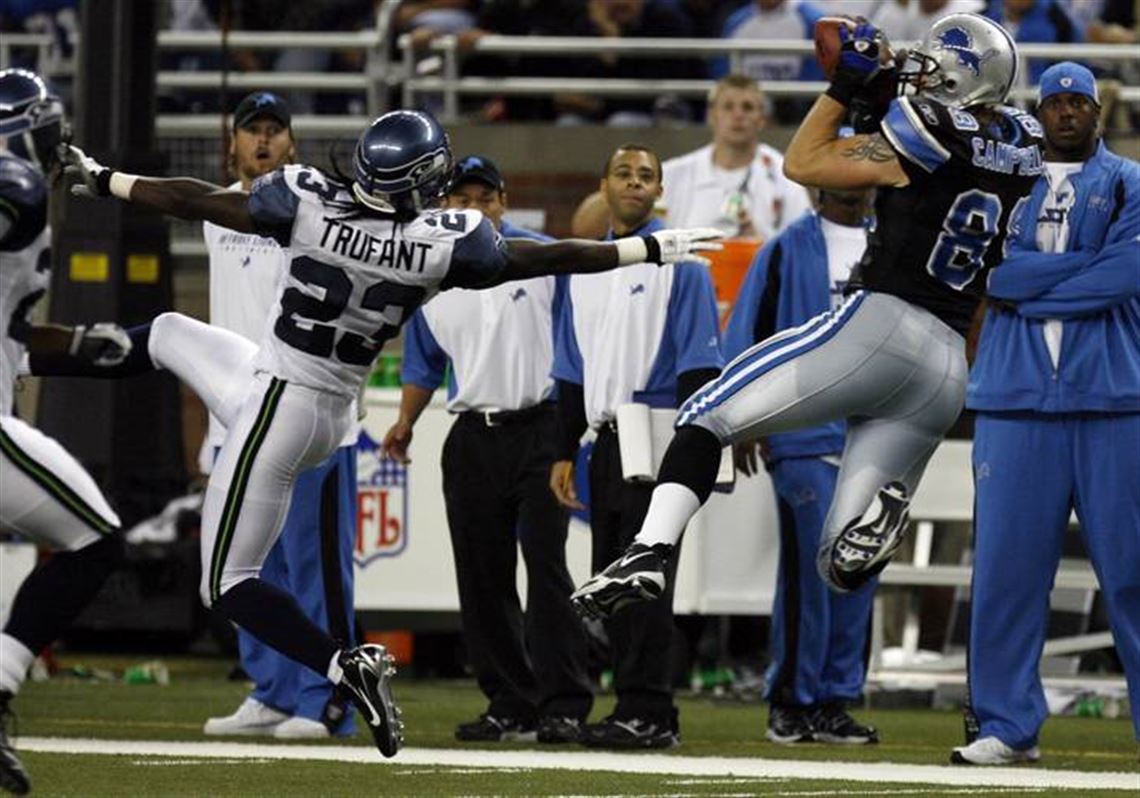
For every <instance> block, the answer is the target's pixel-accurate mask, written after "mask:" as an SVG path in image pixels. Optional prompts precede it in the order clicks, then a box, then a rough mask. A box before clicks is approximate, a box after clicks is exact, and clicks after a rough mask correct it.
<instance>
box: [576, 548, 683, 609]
mask: <svg viewBox="0 0 1140 798" xmlns="http://www.w3.org/2000/svg"><path fill="white" fill-rule="evenodd" d="M672 553H673V547H672V546H669V545H667V544H665V543H656V544H654V545H652V546H646V545H644V544H642V543H633V544H631V545H630V547H629V548H628V549H626V550H625V554H623V555H622V556H621V557H620V558H619V559H617V560H614V561H613V562H612V563H610V564H609V565H607V566H606V568H605V570H604V571H602V572H601V573H599V574H594V575H593V576H592V577H590V578H589V579H587V580H586V582H585V583H584V584H583V585H582V586H581V587H580V588H578V589H577V590H575V591H574V593H573V594H571V596H570V603H571V604H572V605H574V609H576V610H577V611H578V613H579V614H580V615H583V616H585V617H587V618H608V617H609V616H611V615H613V614H614V613H615V612H617V611H618V610H620V609H621V608H622V607H625V606H627V605H629V604H636V603H637V602H641V601H653V600H654V599H657V598H660V597H661V594H662V593H664V592H665V561H666V560H667V559H668V558H669V556H670V555H671V554H672Z"/></svg>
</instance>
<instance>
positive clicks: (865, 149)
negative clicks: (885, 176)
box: [843, 133, 896, 163]
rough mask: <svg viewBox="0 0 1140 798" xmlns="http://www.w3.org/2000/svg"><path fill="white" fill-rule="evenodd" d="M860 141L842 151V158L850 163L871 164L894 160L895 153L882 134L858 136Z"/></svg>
mask: <svg viewBox="0 0 1140 798" xmlns="http://www.w3.org/2000/svg"><path fill="white" fill-rule="evenodd" d="M859 138H860V139H862V141H859V142H858V143H856V144H854V146H852V147H849V148H848V149H845V150H844V151H843V157H844V158H849V159H850V160H852V161H870V162H872V163H887V162H888V161H893V160H895V157H896V156H895V151H894V150H893V149H892V148H891V145H890V144H888V143H887V140H886V139H885V138H883V134H882V133H875V134H873V135H870V136H860V137H859Z"/></svg>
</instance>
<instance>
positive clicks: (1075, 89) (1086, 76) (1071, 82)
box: [1037, 61, 1100, 105]
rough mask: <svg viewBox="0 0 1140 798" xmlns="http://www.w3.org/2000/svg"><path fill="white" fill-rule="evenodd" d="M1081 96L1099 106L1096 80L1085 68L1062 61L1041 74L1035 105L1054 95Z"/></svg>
mask: <svg viewBox="0 0 1140 798" xmlns="http://www.w3.org/2000/svg"><path fill="white" fill-rule="evenodd" d="M1066 92H1070V93H1072V94H1083V95H1085V96H1086V97H1088V98H1089V99H1091V100H1092V101H1093V102H1094V103H1096V104H1097V105H1100V94H1099V93H1098V92H1097V89H1096V78H1094V77H1093V73H1092V72H1090V71H1089V70H1088V68H1087V67H1083V66H1081V65H1080V64H1074V63H1073V62H1072V61H1062V62H1061V63H1059V64H1053V66H1051V67H1049V68H1048V69H1046V70H1045V71H1044V72H1043V73H1041V85H1040V87H1039V88H1038V94H1037V104H1038V105H1040V104H1041V103H1043V102H1045V100H1047V99H1049V98H1050V97H1052V96H1053V95H1054V94H1064V93H1066Z"/></svg>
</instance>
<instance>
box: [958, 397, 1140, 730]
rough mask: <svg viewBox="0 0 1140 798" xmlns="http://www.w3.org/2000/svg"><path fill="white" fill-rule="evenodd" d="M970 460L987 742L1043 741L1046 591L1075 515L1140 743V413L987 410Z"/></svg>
mask: <svg viewBox="0 0 1140 798" xmlns="http://www.w3.org/2000/svg"><path fill="white" fill-rule="evenodd" d="M973 458H974V483H975V490H976V494H975V496H976V498H975V511H974V528H975V531H974V536H975V541H974V578H973V586H972V590H971V602H970V649H969V652H970V657H969V673H970V683H969V684H970V703H971V705H972V707H973V710H974V713H975V714H976V715H977V717H978V721H979V723H980V725H981V736H982V737H989V736H994V737H997V738H998V739H1000V740H1001V741H1002V742H1004V743H1005V744H1006V745H1009V746H1011V747H1013V748H1017V749H1024V748H1029V747H1031V746H1033V745H1035V744H1036V743H1037V735H1038V732H1039V731H1040V729H1041V725H1042V724H1043V723H1044V722H1045V718H1046V716H1047V715H1048V708H1047V706H1046V704H1045V694H1044V691H1043V689H1042V686H1041V678H1040V675H1039V674H1038V662H1039V661H1040V658H1041V651H1042V647H1043V646H1044V643H1045V634H1046V630H1047V627H1048V620H1049V591H1050V589H1051V588H1052V586H1053V575H1054V574H1055V573H1056V571H1057V564H1058V562H1059V561H1060V558H1061V550H1062V544H1063V541H1064V537H1065V534H1066V530H1067V528H1068V520H1069V513H1070V511H1071V510H1074V509H1075V510H1076V514H1077V518H1078V519H1079V520H1080V524H1081V533H1082V535H1083V537H1084V542H1085V547H1086V549H1087V550H1088V554H1089V558H1090V559H1091V560H1092V565H1093V568H1094V569H1095V570H1096V575H1097V579H1098V580H1099V582H1100V588H1101V594H1102V595H1103V597H1104V601H1105V606H1106V608H1107V610H1108V619H1109V624H1110V626H1111V627H1112V634H1113V638H1114V640H1115V643H1116V651H1117V654H1118V655H1119V656H1120V660H1121V662H1122V663H1123V664H1124V672H1125V675H1126V677H1127V680H1128V696H1129V700H1130V702H1131V705H1132V707H1133V711H1132V727H1133V731H1134V732H1135V734H1136V738H1137V739H1138V740H1140V711H1137V707H1140V413H1120V414H1114V413H1063V414H1062V413H1058V414H1045V413H1032V412H1009V413H979V415H978V420H977V425H976V427H975V431H974V454H973Z"/></svg>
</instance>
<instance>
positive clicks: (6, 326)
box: [0, 153, 51, 415]
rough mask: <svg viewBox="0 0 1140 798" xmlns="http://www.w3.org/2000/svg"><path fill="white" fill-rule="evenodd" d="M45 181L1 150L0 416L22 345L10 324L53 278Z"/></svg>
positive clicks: (24, 319) (23, 317)
mask: <svg viewBox="0 0 1140 798" xmlns="http://www.w3.org/2000/svg"><path fill="white" fill-rule="evenodd" d="M47 204H48V186H47V181H46V180H45V179H44V176H43V174H42V173H41V172H40V170H39V169H37V168H36V167H35V166H34V165H33V164H31V163H29V162H28V161H25V160H24V159H22V158H17V157H16V156H14V155H11V154H10V153H0V328H2V329H0V415H10V414H11V412H12V401H13V398H14V389H15V384H16V376H17V368H18V367H19V365H20V360H21V358H22V357H23V355H24V345H23V344H22V343H20V342H19V341H17V340H16V339H15V338H13V337H12V331H13V328H17V327H19V326H21V325H22V324H25V323H28V322H29V320H30V319H29V314H30V313H31V311H32V307H33V306H34V305H35V304H36V302H37V301H39V299H40V297H42V296H43V295H44V293H45V292H46V291H47V287H48V282H49V281H50V278H51V250H50V245H51V230H50V228H49V227H48V225H47Z"/></svg>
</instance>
